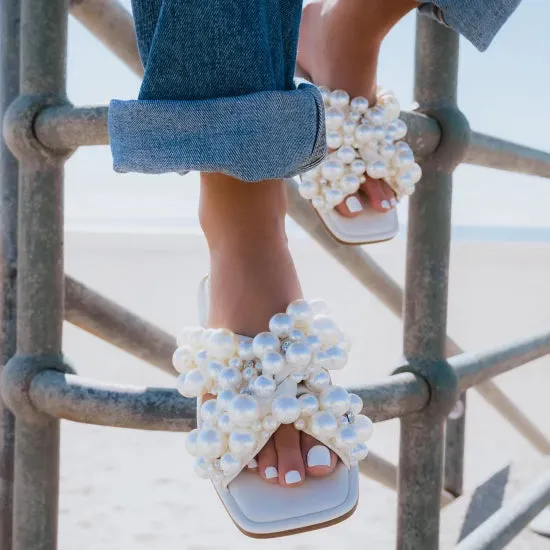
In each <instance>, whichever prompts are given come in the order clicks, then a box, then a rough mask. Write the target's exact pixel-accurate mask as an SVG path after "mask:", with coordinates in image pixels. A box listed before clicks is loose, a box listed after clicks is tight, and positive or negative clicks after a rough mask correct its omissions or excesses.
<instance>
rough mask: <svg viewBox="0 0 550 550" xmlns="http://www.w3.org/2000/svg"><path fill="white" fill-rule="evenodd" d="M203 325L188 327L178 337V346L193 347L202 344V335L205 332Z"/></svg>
mask: <svg viewBox="0 0 550 550" xmlns="http://www.w3.org/2000/svg"><path fill="white" fill-rule="evenodd" d="M204 330H205V329H204V328H202V327H186V328H184V329H183V330H182V331H181V332H180V333H179V334H178V338H177V342H178V346H179V347H181V346H185V345H189V346H191V347H193V348H194V347H197V346H200V345H201V344H202V335H203V333H204Z"/></svg>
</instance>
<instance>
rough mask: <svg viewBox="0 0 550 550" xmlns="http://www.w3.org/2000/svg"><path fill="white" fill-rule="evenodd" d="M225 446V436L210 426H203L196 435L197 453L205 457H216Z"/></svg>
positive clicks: (221, 452)
mask: <svg viewBox="0 0 550 550" xmlns="http://www.w3.org/2000/svg"><path fill="white" fill-rule="evenodd" d="M226 447H227V442H226V439H225V436H224V435H223V434H222V433H221V432H219V431H218V430H216V429H215V428H211V427H204V428H202V429H201V431H200V433H199V435H198V436H197V453H198V454H199V455H200V456H203V457H205V458H218V457H219V456H221V455H222V454H223V452H224V451H225V449H226Z"/></svg>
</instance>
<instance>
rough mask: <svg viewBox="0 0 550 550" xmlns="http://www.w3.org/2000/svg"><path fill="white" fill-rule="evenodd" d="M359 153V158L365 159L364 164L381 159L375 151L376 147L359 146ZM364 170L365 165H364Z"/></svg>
mask: <svg viewBox="0 0 550 550" xmlns="http://www.w3.org/2000/svg"><path fill="white" fill-rule="evenodd" d="M359 153H360V155H361V158H362V159H363V160H364V161H365V164H367V165H368V164H370V163H371V162H377V161H381V160H382V158H381V157H380V155H379V154H378V152H377V151H376V149H371V148H370V147H361V149H359ZM365 170H366V167H365Z"/></svg>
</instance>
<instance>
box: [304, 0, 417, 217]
mask: <svg viewBox="0 0 550 550" xmlns="http://www.w3.org/2000/svg"><path fill="white" fill-rule="evenodd" d="M415 5H416V3H415V0H393V1H388V0H319V1H318V2H315V3H311V4H308V5H307V6H306V7H305V8H304V11H303V15H302V23H301V26H300V39H299V44H298V64H299V65H300V67H302V68H303V69H304V70H305V71H306V72H307V73H308V74H309V75H310V76H311V78H312V79H313V82H314V83H315V84H317V85H319V86H326V87H328V88H329V89H331V90H334V89H343V90H346V91H347V92H348V93H349V95H350V96H351V97H357V96H363V97H366V98H367V99H368V101H369V104H370V105H374V104H375V102H376V68H377V65H378V55H379V51H380V45H381V43H382V39H383V38H384V36H385V35H386V34H387V32H388V31H389V30H390V29H391V27H393V25H395V23H396V22H397V21H398V20H399V19H400V18H401V17H403V15H405V14H406V13H407V12H408V11H410V10H412V9H413V8H414V7H415ZM367 203H368V204H369V206H371V207H372V208H374V209H375V210H377V211H379V212H387V211H388V210H390V209H392V208H394V207H395V205H396V204H397V201H396V198H395V194H394V192H393V190H392V189H391V187H390V186H389V185H388V184H387V183H385V182H384V181H382V180H374V179H372V178H368V177H367V178H366V181H365V182H364V183H363V184H362V185H361V187H360V190H359V191H358V192H357V193H354V194H353V195H350V196H348V197H346V199H345V200H344V202H342V203H341V204H339V205H337V206H336V210H337V211H338V212H339V213H340V214H342V215H344V216H347V217H354V216H358V215H359V214H360V213H361V211H362V210H363V209H364V208H365V206H366V204H367Z"/></svg>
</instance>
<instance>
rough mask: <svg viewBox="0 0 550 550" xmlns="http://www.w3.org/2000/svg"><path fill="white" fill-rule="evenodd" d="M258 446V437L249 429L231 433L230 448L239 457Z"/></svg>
mask: <svg viewBox="0 0 550 550" xmlns="http://www.w3.org/2000/svg"><path fill="white" fill-rule="evenodd" d="M255 448H256V437H255V436H254V434H253V433H252V432H250V431H247V430H238V431H234V432H231V434H230V435H229V449H230V451H231V452H232V453H234V454H235V455H236V456H237V457H242V456H245V455H248V454H250V453H251V452H252V451H254V449H255Z"/></svg>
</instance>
